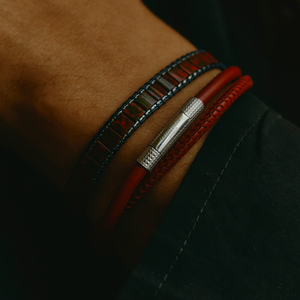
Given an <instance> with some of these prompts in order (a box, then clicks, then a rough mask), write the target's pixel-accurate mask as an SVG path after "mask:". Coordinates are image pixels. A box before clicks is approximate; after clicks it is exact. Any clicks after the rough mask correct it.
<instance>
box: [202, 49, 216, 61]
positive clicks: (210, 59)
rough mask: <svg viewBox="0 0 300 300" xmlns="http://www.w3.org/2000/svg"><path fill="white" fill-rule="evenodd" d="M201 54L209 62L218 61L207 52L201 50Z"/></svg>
mask: <svg viewBox="0 0 300 300" xmlns="http://www.w3.org/2000/svg"><path fill="white" fill-rule="evenodd" d="M201 56H202V58H203V59H204V60H205V61H206V62H207V63H209V64H212V63H216V62H218V61H217V60H216V59H215V58H214V57H213V56H212V55H211V54H210V53H209V52H203V53H201Z"/></svg>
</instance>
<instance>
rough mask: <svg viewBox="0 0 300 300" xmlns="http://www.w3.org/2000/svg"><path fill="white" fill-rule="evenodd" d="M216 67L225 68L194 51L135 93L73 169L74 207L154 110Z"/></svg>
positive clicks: (69, 185) (70, 192) (68, 191)
mask: <svg viewBox="0 0 300 300" xmlns="http://www.w3.org/2000/svg"><path fill="white" fill-rule="evenodd" d="M213 68H220V69H224V68H225V66H224V65H223V64H222V63H219V62H218V61H217V60H216V59H215V58H214V57H213V56H212V55H210V54H209V53H208V52H205V51H203V50H197V51H193V52H191V53H188V54H187V55H184V56H182V57H181V58H179V59H178V60H176V61H175V62H173V63H171V64H170V65H169V66H167V67H166V68H165V69H163V70H162V71H161V72H159V73H158V74H157V75H155V76H154V77H153V78H152V79H151V80H150V81H149V82H147V83H146V84H145V85H144V86H143V87H142V88H140V89H139V90H138V91H137V92H136V93H134V94H133V96H132V97H130V98H129V99H128V100H127V101H126V102H125V103H124V104H123V105H122V106H121V107H120V108H119V109H118V110H117V111H116V112H115V113H114V114H113V115H112V116H111V118H110V119H109V120H108V121H107V122H106V123H105V124H104V126H103V127H102V128H101V129H100V130H99V132H98V133H97V135H96V136H95V137H94V139H93V140H92V141H91V143H90V144H89V146H88V147H87V149H86V150H85V153H83V155H82V157H81V159H80V160H79V162H78V164H77V166H76V168H75V169H74V171H73V173H72V175H71V177H70V179H69V181H68V183H67V186H66V190H65V191H66V194H67V195H68V198H69V201H70V205H71V207H72V208H73V209H78V208H79V207H80V206H81V205H82V204H83V203H84V201H83V200H85V199H86V198H87V197H88V195H89V193H90V191H91V189H92V188H93V186H94V184H95V182H96V180H97V178H98V177H99V176H100V174H101V173H102V172H103V171H104V169H105V167H106V166H107V164H108V162H109V161H110V160H111V159H112V158H113V156H114V155H115V154H116V153H117V151H118V150H119V149H120V147H121V146H122V145H123V143H125V141H126V140H127V139H128V138H129V137H130V136H131V134H132V133H133V132H134V131H135V130H136V129H137V128H138V127H139V126H140V125H141V124H142V123H143V122H144V121H145V120H146V119H147V118H148V117H149V116H150V115H151V114H152V113H154V111H155V110H157V109H158V108H159V107H160V106H162V105H163V104H164V103H165V102H166V101H167V100H169V99H170V98H171V97H172V96H174V95H175V94H176V93H177V92H178V91H180V90H181V89H182V88H183V87H185V86H186V85H187V84H189V83H190V82H191V81H193V80H194V79H195V78H197V77H198V76H200V75H201V74H203V73H205V72H207V71H209V70H210V69H213Z"/></svg>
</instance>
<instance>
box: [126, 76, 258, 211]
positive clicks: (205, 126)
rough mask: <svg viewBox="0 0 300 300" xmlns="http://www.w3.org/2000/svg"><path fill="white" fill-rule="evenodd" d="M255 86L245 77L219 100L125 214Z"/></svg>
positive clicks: (168, 156) (153, 174) (162, 163)
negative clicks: (235, 102)
mask: <svg viewBox="0 0 300 300" xmlns="http://www.w3.org/2000/svg"><path fill="white" fill-rule="evenodd" d="M252 86H253V81H252V79H251V77H250V76H248V75H244V76H242V77H241V78H240V79H239V80H237V82H236V83H234V84H233V85H232V86H231V87H230V88H229V89H228V90H227V91H226V93H225V94H224V95H223V96H222V97H221V98H220V99H219V100H217V101H216V102H215V103H214V104H213V105H212V106H211V107H210V108H209V110H208V111H207V112H206V113H205V115H204V116H203V118H201V119H199V120H198V121H197V122H196V123H195V124H194V125H193V126H192V127H191V128H190V130H189V131H188V132H187V133H186V134H185V135H184V136H183V137H182V138H181V140H179V141H178V142H177V143H176V144H175V145H174V146H173V147H172V149H171V150H170V151H169V152H168V153H167V154H166V155H165V156H164V157H163V158H162V159H161V160H160V162H159V163H158V164H157V165H156V166H155V168H153V170H152V171H151V173H149V174H148V176H147V177H145V178H143V181H141V183H140V184H139V185H138V186H137V188H136V190H135V192H134V193H133V195H132V197H131V199H130V200H129V202H128V203H127V205H126V207H125V209H124V210H123V213H124V212H126V210H127V209H129V208H130V207H132V205H134V204H135V203H136V202H138V201H139V200H140V199H141V198H143V197H144V196H145V195H146V194H147V193H148V192H149V191H150V190H151V189H152V188H153V187H154V186H155V184H156V183H157V182H159V181H160V180H161V179H162V178H163V176H164V175H166V174H167V172H168V171H170V170H171V169H172V168H173V167H174V166H175V164H176V163H177V162H178V161H179V160H180V159H181V158H182V157H183V156H184V155H185V154H186V153H187V152H188V151H189V150H190V149H191V148H192V147H193V146H194V145H195V144H196V142H197V141H198V140H199V139H200V138H201V137H202V136H203V135H204V134H205V133H206V132H207V131H208V130H209V129H210V128H211V127H212V126H213V124H214V123H215V122H216V121H217V120H218V119H219V118H220V117H221V116H222V115H223V114H224V113H225V112H226V111H227V110H228V109H229V107H230V106H231V105H232V104H233V102H234V101H235V100H236V99H237V98H238V97H239V96H241V95H242V94H243V93H244V92H246V91H247V90H248V89H250V88H251V87H252Z"/></svg>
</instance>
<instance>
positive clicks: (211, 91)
mask: <svg viewBox="0 0 300 300" xmlns="http://www.w3.org/2000/svg"><path fill="white" fill-rule="evenodd" d="M240 76H242V71H241V70H240V68H238V67H235V66H232V67H229V68H227V69H226V70H224V71H223V72H222V73H220V74H218V75H217V76H216V77H215V78H214V79H213V80H212V81H211V82H210V83H209V84H207V85H206V86H205V87H204V88H203V89H202V90H201V91H200V92H199V93H197V94H196V95H195V97H196V98H198V99H200V100H202V102H203V104H204V105H206V104H207V103H208V102H209V101H210V100H211V99H212V98H213V96H215V95H216V94H217V93H218V92H220V91H221V90H222V89H223V88H224V87H225V86H226V85H227V84H228V83H230V82H231V81H233V80H235V79H237V78H239V77H240Z"/></svg>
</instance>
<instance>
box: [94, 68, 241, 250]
mask: <svg viewBox="0 0 300 300" xmlns="http://www.w3.org/2000/svg"><path fill="white" fill-rule="evenodd" d="M240 75H241V71H240V69H239V68H237V67H231V68H229V69H227V70H225V71H224V72H223V73H221V74H219V75H218V76H217V77H216V78H215V79H214V80H213V81H212V82H211V83H210V84H208V85H207V86H206V87H205V88H204V89H203V90H202V91H201V92H200V93H198V94H197V96H198V97H201V99H202V101H203V102H204V103H205V104H207V103H208V101H209V100H210V99H211V98H212V97H213V96H214V95H215V94H216V93H218V92H219V91H220V90H221V89H222V88H224V86H226V85H227V84H228V83H229V82H231V81H232V80H234V79H236V78H237V77H239V76H240ZM147 173H148V172H147V170H146V169H144V168H143V167H142V166H140V165H138V164H137V165H136V166H135V167H134V168H133V170H132V171H131V172H130V174H129V176H128V177H127V178H126V179H125V181H124V182H123V184H122V186H121V188H120V189H119V190H118V192H117V194H116V195H115V197H114V199H113V200H112V201H111V203H110V204H109V207H108V209H107V211H106V212H105V214H104V216H103V217H102V218H101V219H100V220H99V222H98V223H97V224H96V226H95V227H94V228H93V230H92V231H91V234H90V239H91V241H92V242H93V243H94V244H96V243H97V240H99V238H100V239H101V246H102V249H101V250H102V251H107V250H108V248H106V249H104V248H103V247H108V246H107V245H108V240H109V237H110V234H111V232H112V230H113V228H114V226H115V224H116V222H117V220H118V219H119V217H120V216H121V213H122V211H123V209H124V208H125V206H126V204H127V202H128V200H129V199H130V196H131V195H132V193H133V192H134V190H135V189H136V187H137V185H138V184H139V182H140V181H141V180H142V179H143V178H144V177H145V176H146V175H147ZM99 246H100V245H99Z"/></svg>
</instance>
